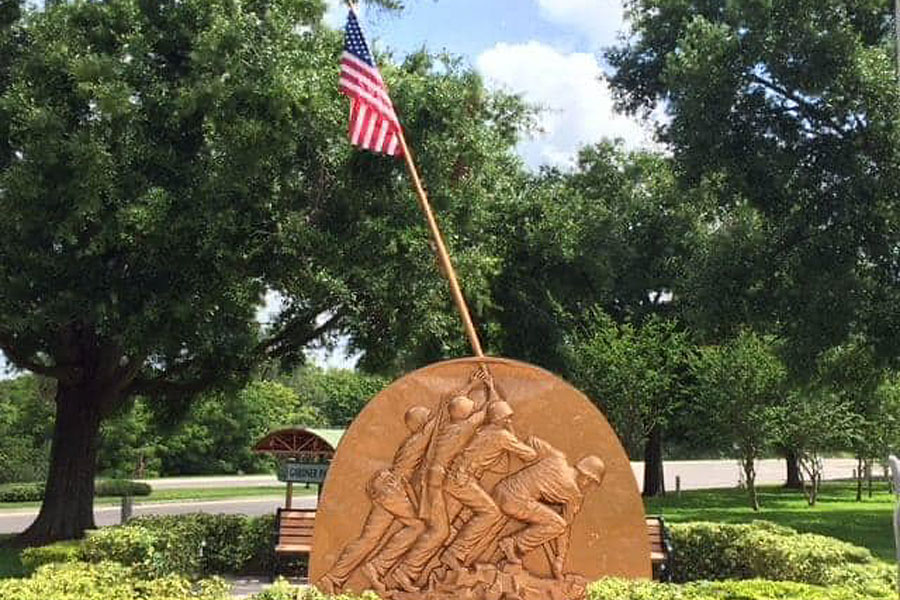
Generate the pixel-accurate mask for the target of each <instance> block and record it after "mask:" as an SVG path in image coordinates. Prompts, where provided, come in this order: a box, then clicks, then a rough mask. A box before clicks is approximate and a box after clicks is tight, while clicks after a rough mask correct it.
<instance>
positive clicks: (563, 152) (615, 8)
mask: <svg viewBox="0 0 900 600" xmlns="http://www.w3.org/2000/svg"><path fill="white" fill-rule="evenodd" d="M328 1H329V4H330V8H329V11H328V14H327V15H326V21H327V22H328V23H329V24H330V25H332V26H335V27H340V26H342V24H343V19H344V18H345V16H346V8H345V5H344V3H343V2H341V1H340V0H328ZM407 4H408V7H407V8H406V9H405V10H404V11H402V12H399V13H389V12H385V11H383V10H377V9H368V10H366V9H363V10H362V11H361V12H362V22H363V26H364V28H365V30H366V33H367V35H368V36H369V37H370V38H371V39H372V40H373V41H374V45H375V46H376V48H378V49H379V50H382V51H389V52H391V53H393V55H394V57H395V58H397V59H400V58H402V57H403V56H404V55H406V54H407V53H409V52H411V51H414V50H417V49H419V48H421V47H423V46H425V47H426V48H428V49H430V50H434V51H441V50H446V51H449V52H451V53H453V54H458V55H460V56H463V57H464V58H465V59H466V60H467V61H468V62H469V64H470V65H471V66H472V67H474V68H475V69H477V70H478V71H479V72H480V73H481V74H482V75H483V76H484V78H485V81H486V82H487V83H488V85H490V86H493V87H501V88H503V89H506V90H508V91H512V92H516V93H521V94H522V95H523V96H524V97H525V98H526V99H527V100H529V101H531V102H532V103H534V104H537V105H539V106H541V107H543V108H545V109H546V110H545V112H544V113H543V115H542V127H543V129H544V130H545V131H546V133H545V134H544V135H541V136H539V137H537V138H535V139H533V140H528V141H525V142H523V143H522V144H521V146H520V148H519V151H520V153H521V154H522V156H523V157H524V158H525V160H526V161H527V163H528V164H529V165H530V166H531V167H538V166H540V165H542V164H553V165H557V166H565V165H567V164H571V161H572V158H573V156H574V154H575V152H576V151H577V148H578V147H579V146H581V145H584V144H589V143H594V142H598V141H600V140H601V139H603V138H605V137H610V138H621V139H622V140H624V141H625V143H626V145H628V146H629V147H640V146H649V145H651V139H652V136H651V134H650V132H649V129H648V128H647V127H646V126H642V125H641V124H639V123H636V122H635V121H633V120H631V119H629V118H627V117H624V116H622V115H618V114H616V113H615V111H614V110H613V103H612V98H611V95H610V93H609V89H608V87H607V85H606V83H605V82H603V81H602V80H601V75H602V73H603V70H604V67H605V65H604V63H603V58H602V49H603V47H605V46H609V45H611V44H613V43H614V42H615V41H616V35H617V34H618V33H619V32H620V31H622V30H623V29H624V27H625V25H624V22H623V13H624V10H623V6H622V3H621V0H482V1H478V0H408V2H407Z"/></svg>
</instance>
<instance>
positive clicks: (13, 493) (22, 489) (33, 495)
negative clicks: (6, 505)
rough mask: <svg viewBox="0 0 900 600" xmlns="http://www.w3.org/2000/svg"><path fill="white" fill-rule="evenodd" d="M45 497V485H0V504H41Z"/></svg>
mask: <svg viewBox="0 0 900 600" xmlns="http://www.w3.org/2000/svg"><path fill="white" fill-rule="evenodd" d="M43 497H44V484H43V483H8V484H6V485H0V502H39V501H40V500H41V499H42V498H43Z"/></svg>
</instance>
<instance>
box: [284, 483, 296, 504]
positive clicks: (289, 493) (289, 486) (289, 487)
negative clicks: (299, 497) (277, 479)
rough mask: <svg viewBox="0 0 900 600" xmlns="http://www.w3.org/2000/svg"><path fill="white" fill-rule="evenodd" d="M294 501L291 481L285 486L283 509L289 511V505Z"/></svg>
mask: <svg viewBox="0 0 900 600" xmlns="http://www.w3.org/2000/svg"><path fill="white" fill-rule="evenodd" d="M293 501H294V483H293V482H292V481H288V484H287V495H286V496H285V498H284V507H285V508H286V509H288V510H290V509H291V503H292V502H293Z"/></svg>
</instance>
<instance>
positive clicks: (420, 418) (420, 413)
mask: <svg viewBox="0 0 900 600" xmlns="http://www.w3.org/2000/svg"><path fill="white" fill-rule="evenodd" d="M430 418H431V410H430V409H428V408H425V407H424V406H413V407H412V408H410V409H409V410H408V411H406V414H405V415H403V422H404V423H406V428H407V429H409V430H410V431H413V432H415V431H421V430H422V428H423V427H425V423H427V422H428V419H430Z"/></svg>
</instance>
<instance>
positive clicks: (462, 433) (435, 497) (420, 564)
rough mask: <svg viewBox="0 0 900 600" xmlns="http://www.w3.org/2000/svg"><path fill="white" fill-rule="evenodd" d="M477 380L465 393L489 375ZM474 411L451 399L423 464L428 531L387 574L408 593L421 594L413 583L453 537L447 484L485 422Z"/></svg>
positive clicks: (464, 400)
mask: <svg viewBox="0 0 900 600" xmlns="http://www.w3.org/2000/svg"><path fill="white" fill-rule="evenodd" d="M475 377H476V378H475V379H474V380H473V382H472V384H471V385H470V387H469V388H468V389H467V390H466V391H465V392H464V394H468V393H469V392H471V391H472V389H473V388H474V387H475V386H476V385H477V384H478V383H484V382H485V378H486V377H489V376H488V375H487V374H486V373H484V372H483V371H480V370H479V371H478V373H476V375H475ZM485 404H486V403H485ZM474 410H475V402H474V401H473V400H472V399H471V398H469V397H468V396H466V395H459V396H456V397H454V398H452V399H451V400H450V402H449V404H448V405H447V412H448V415H449V417H450V420H449V421H448V422H446V423H444V424H443V425H441V426H440V427H439V428H438V429H437V430H436V432H435V434H434V439H433V440H432V442H431V446H432V447H431V448H430V452H429V454H430V456H429V457H428V460H427V462H426V464H425V465H424V468H425V484H424V485H425V487H424V490H423V494H422V495H423V499H422V503H421V506H420V507H419V516H420V517H421V518H422V519H424V521H425V522H426V523H427V528H426V529H425V532H424V533H423V534H422V535H421V536H419V538H418V539H417V540H416V541H415V543H414V544H413V545H412V547H411V548H410V549H409V551H408V552H407V553H406V555H405V556H403V558H402V559H401V561H400V563H399V564H398V565H397V566H396V567H395V568H394V569H393V570H391V572H390V573H389V574H388V578H391V577H392V578H393V579H394V581H395V582H396V583H397V584H398V585H399V586H400V587H402V588H403V589H404V590H405V591H407V592H417V591H419V589H418V588H417V587H416V586H415V583H414V582H415V581H416V580H417V579H418V578H419V576H420V575H421V574H422V572H423V571H424V570H425V567H426V566H427V565H428V562H429V561H430V560H431V558H432V557H433V556H434V555H435V553H436V552H437V551H438V550H439V549H440V547H441V546H442V545H443V544H444V543H445V542H446V540H447V538H448V537H449V535H450V518H449V515H448V513H447V505H446V501H445V499H444V482H445V479H446V477H447V470H448V467H449V465H450V463H451V462H452V461H453V459H454V458H456V456H457V455H458V454H459V453H460V452H462V451H463V449H465V447H466V446H468V445H469V442H470V441H471V440H472V438H473V437H474V436H475V432H476V431H477V429H478V427H479V426H481V424H482V423H483V422H484V419H485V416H486V409H485V408H482V409H481V410H478V411H477V412H473V411H474Z"/></svg>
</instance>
